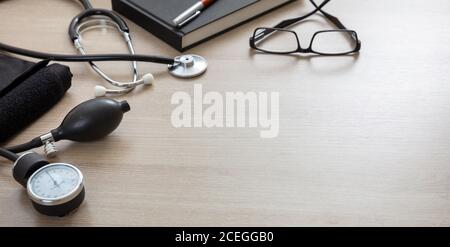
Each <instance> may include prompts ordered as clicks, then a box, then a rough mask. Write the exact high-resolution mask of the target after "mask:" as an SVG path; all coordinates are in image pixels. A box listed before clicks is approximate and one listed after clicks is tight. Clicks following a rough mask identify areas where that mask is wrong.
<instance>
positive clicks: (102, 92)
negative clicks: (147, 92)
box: [94, 73, 155, 98]
mask: <svg viewBox="0 0 450 247" xmlns="http://www.w3.org/2000/svg"><path fill="white" fill-rule="evenodd" d="M154 81H155V77H154V76H153V75H152V74H151V73H148V74H145V75H144V76H143V77H142V78H141V79H140V80H138V81H136V82H134V83H133V85H132V86H129V87H128V88H123V89H107V88H106V87H104V86H100V85H97V86H95V88H94V95H95V97H96V98H97V97H105V96H106V95H108V94H116V95H117V94H124V93H128V92H130V91H132V90H133V89H135V88H136V87H137V86H139V85H144V86H151V85H153V82H154Z"/></svg>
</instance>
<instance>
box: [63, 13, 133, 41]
mask: <svg viewBox="0 0 450 247" xmlns="http://www.w3.org/2000/svg"><path fill="white" fill-rule="evenodd" d="M93 16H106V17H109V18H111V19H112V20H113V22H114V23H115V24H117V26H118V28H119V29H120V31H122V32H125V33H129V32H130V29H129V28H128V26H127V24H126V22H125V21H124V20H123V19H122V18H121V17H120V16H118V15H117V14H115V13H114V12H112V11H110V10H107V9H87V10H85V11H83V12H81V13H80V14H79V15H77V16H75V17H74V18H73V19H72V22H71V23H70V25H69V37H70V39H71V40H72V41H75V40H76V39H78V38H79V33H78V32H77V26H79V25H80V24H81V22H83V20H85V19H86V18H89V17H93Z"/></svg>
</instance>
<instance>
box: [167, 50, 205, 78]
mask: <svg viewBox="0 0 450 247" xmlns="http://www.w3.org/2000/svg"><path fill="white" fill-rule="evenodd" d="M207 68H208V62H207V61H206V59H205V58H203V57H201V56H199V55H182V56H179V57H176V58H175V63H174V64H171V65H169V73H170V74H171V75H173V76H175V77H179V78H193V77H197V76H199V75H201V74H203V73H205V72H206V69H207Z"/></svg>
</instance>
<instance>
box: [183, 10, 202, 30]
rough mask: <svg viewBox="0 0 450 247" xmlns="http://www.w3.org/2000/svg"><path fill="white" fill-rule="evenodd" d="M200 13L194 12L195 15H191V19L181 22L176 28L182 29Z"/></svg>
mask: <svg viewBox="0 0 450 247" xmlns="http://www.w3.org/2000/svg"><path fill="white" fill-rule="evenodd" d="M201 13H202V12H201V11H200V10H199V11H197V12H195V14H193V15H192V16H191V17H189V18H187V19H186V20H185V21H183V22H182V23H180V24H178V27H182V26H184V25H186V24H187V23H188V22H191V21H192V20H194V19H195V18H196V17H197V16H199V15H200V14H201Z"/></svg>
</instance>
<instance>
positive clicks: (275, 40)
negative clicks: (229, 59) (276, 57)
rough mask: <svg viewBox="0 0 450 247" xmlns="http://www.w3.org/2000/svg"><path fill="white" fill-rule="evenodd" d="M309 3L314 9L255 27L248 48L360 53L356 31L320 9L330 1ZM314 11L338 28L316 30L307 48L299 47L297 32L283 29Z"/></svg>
mask: <svg viewBox="0 0 450 247" xmlns="http://www.w3.org/2000/svg"><path fill="white" fill-rule="evenodd" d="M310 2H311V3H312V4H313V5H314V7H315V8H316V9H315V10H314V11H312V12H311V13H309V14H307V15H304V16H302V17H298V18H293V19H288V20H284V21H282V22H280V23H279V24H278V25H276V26H275V27H272V28H267V27H260V28H257V29H256V30H255V32H254V33H253V36H252V37H251V38H250V47H251V48H253V49H256V50H258V51H261V52H265V53H271V54H292V53H315V54H318V55H325V56H339V55H347V54H351V53H355V52H359V51H360V49H361V41H360V40H359V39H358V34H357V33H356V32H355V31H353V30H348V29H347V28H346V27H345V26H344V25H343V24H342V23H341V22H340V21H339V19H338V18H336V17H335V16H333V15H331V14H329V13H327V12H325V11H323V10H322V7H324V6H325V5H326V4H327V3H328V2H330V0H325V1H323V2H322V4H320V5H317V4H316V3H315V2H314V0H310ZM316 12H321V13H322V14H323V15H324V16H325V17H326V18H327V19H328V20H330V21H331V22H332V23H333V24H334V25H335V26H336V27H337V28H338V29H336V30H323V31H318V32H316V33H315V34H314V35H313V37H312V38H311V42H310V43H309V47H308V48H302V46H301V44H300V39H299V38H298V35H297V33H296V32H294V31H291V30H289V29H286V28H287V27H289V26H291V25H293V24H295V23H298V22H300V21H302V20H304V19H306V18H308V17H310V16H311V15H313V14H315V13H316Z"/></svg>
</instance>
